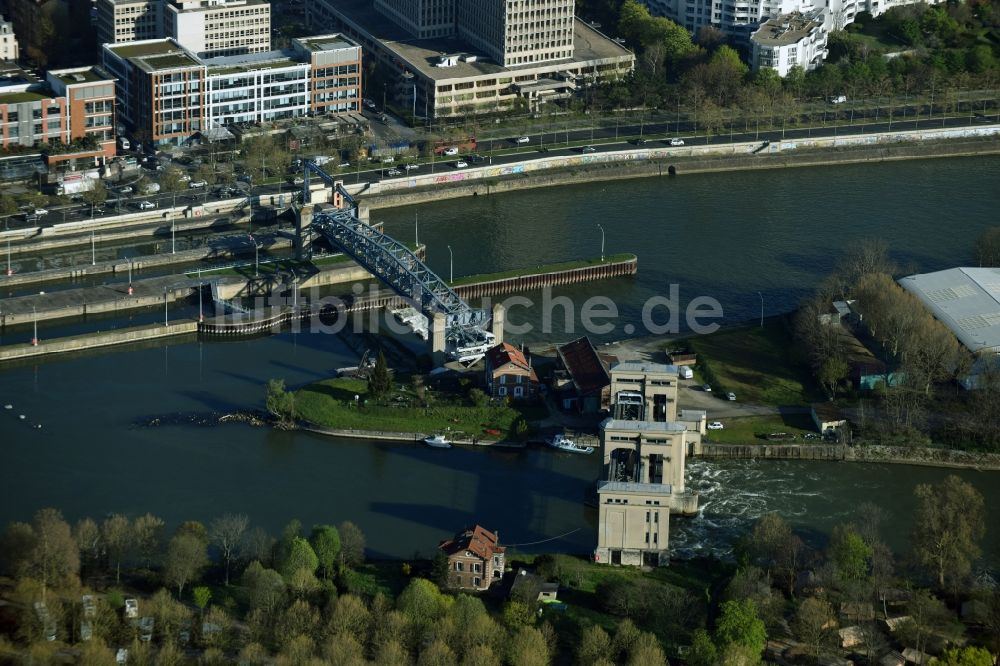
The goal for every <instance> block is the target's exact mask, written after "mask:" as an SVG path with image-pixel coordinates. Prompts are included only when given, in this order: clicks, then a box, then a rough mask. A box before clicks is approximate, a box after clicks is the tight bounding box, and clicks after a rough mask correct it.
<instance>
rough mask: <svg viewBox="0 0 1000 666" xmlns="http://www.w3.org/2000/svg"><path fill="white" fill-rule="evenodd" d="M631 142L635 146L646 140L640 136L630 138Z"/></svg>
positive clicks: (642, 143)
mask: <svg viewBox="0 0 1000 666" xmlns="http://www.w3.org/2000/svg"><path fill="white" fill-rule="evenodd" d="M632 143H633V144H635V145H637V146H643V145H645V144H646V140H645V139H643V138H641V137H640V138H638V139H632Z"/></svg>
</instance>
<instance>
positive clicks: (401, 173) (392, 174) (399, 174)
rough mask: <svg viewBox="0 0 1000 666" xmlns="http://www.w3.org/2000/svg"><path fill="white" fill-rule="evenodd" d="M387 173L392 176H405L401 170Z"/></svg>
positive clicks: (392, 170) (391, 170)
mask: <svg viewBox="0 0 1000 666" xmlns="http://www.w3.org/2000/svg"><path fill="white" fill-rule="evenodd" d="M386 173H387V174H389V175H390V176H402V175H403V172H402V171H400V170H399V169H389V170H388V171H386Z"/></svg>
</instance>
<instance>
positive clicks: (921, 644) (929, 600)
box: [897, 590, 955, 652]
mask: <svg viewBox="0 0 1000 666" xmlns="http://www.w3.org/2000/svg"><path fill="white" fill-rule="evenodd" d="M906 610H907V613H908V618H909V619H907V620H906V621H905V622H903V623H901V624H900V626H899V628H898V630H897V632H898V634H899V638H900V640H901V641H903V643H904V644H906V645H912V646H913V647H914V648H916V649H917V650H920V651H921V652H926V648H927V642H928V639H929V638H930V636H931V635H932V634H935V633H941V634H942V635H945V634H946V633H948V632H949V630H950V629H951V628H952V627H953V626H954V625H955V616H954V615H953V614H952V612H951V611H950V610H948V607H947V606H945V605H944V602H942V601H941V600H940V599H938V598H937V597H935V596H934V595H933V594H931V593H930V592H928V591H927V590H917V591H916V592H914V593H913V598H911V599H910V601H909V603H907V604H906Z"/></svg>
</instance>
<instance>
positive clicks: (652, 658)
mask: <svg viewBox="0 0 1000 666" xmlns="http://www.w3.org/2000/svg"><path fill="white" fill-rule="evenodd" d="M628 666H668V665H667V657H666V655H665V654H663V647H662V646H660V642H659V641H657V640H656V636H654V635H653V634H650V633H643V634H641V635H640V636H639V639H638V640H637V641H636V642H635V644H634V645H633V646H632V650H631V651H630V652H629V656H628Z"/></svg>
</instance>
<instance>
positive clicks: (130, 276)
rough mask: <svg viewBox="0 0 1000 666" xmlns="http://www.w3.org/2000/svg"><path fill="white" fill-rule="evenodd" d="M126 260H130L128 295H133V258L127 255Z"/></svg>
mask: <svg viewBox="0 0 1000 666" xmlns="http://www.w3.org/2000/svg"><path fill="white" fill-rule="evenodd" d="M125 261H127V262H128V295H129V296H131V295H132V260H131V259H129V258H128V257H125Z"/></svg>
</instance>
